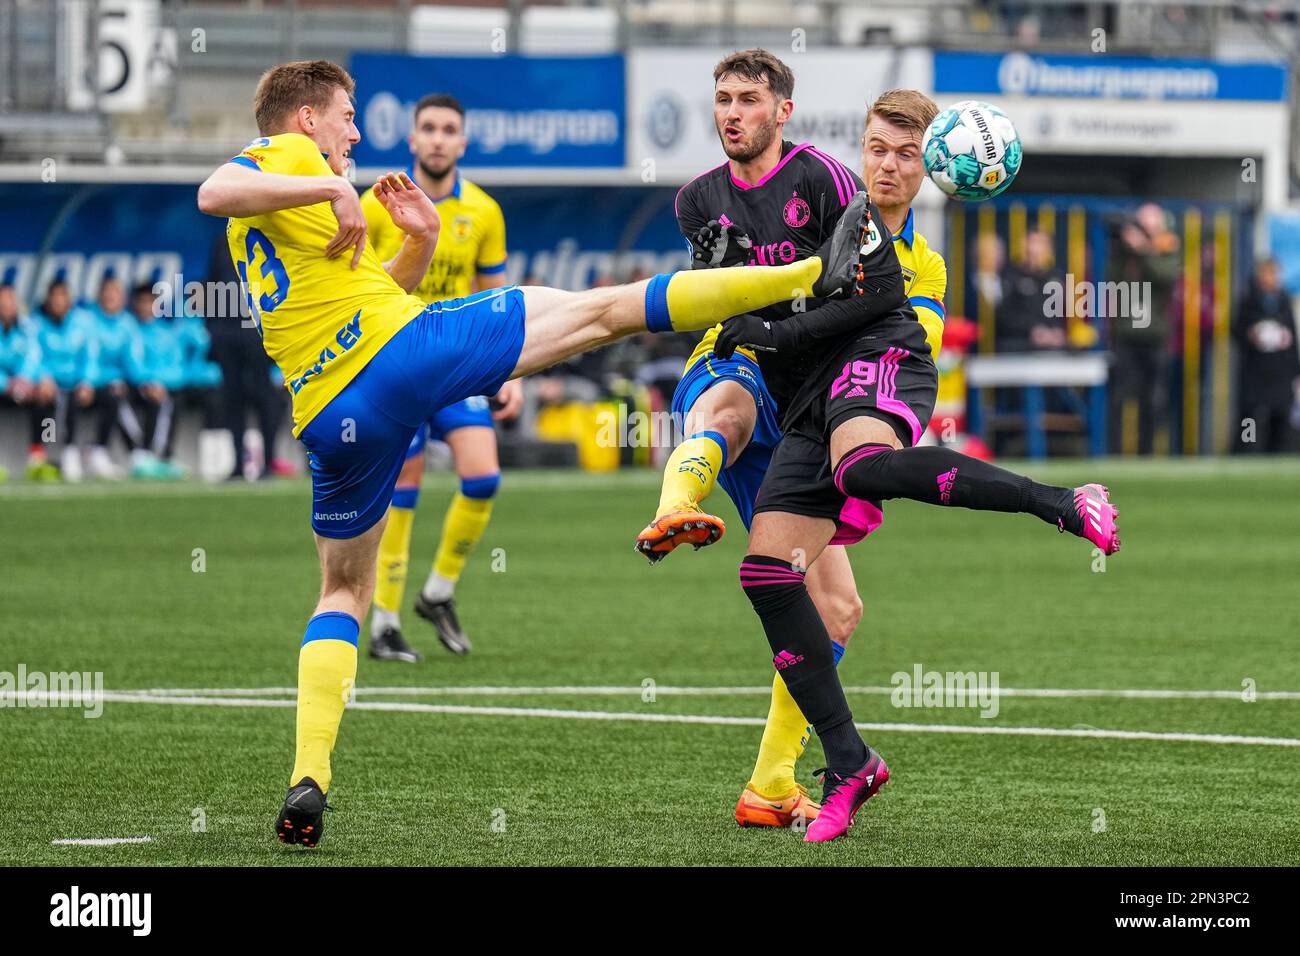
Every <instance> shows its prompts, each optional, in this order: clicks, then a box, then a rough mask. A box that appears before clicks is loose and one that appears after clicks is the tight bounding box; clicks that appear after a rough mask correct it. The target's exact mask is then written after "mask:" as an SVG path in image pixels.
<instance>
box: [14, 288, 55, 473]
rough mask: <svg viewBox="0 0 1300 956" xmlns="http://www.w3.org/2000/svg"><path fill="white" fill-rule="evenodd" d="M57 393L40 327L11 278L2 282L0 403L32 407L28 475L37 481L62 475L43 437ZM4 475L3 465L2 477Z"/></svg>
mask: <svg viewBox="0 0 1300 956" xmlns="http://www.w3.org/2000/svg"><path fill="white" fill-rule="evenodd" d="M57 395H58V390H57V389H56V388H55V387H54V379H53V378H51V377H50V376H49V375H48V374H46V373H45V372H43V371H42V369H41V348H40V345H39V343H38V342H37V340H36V330H35V329H34V327H33V326H32V323H31V322H30V321H29V320H27V319H26V318H24V317H23V315H22V312H21V310H20V306H19V301H18V293H17V290H15V289H14V287H13V286H12V285H10V284H9V283H7V282H6V283H0V405H4V404H13V405H15V406H20V407H25V408H26V409H27V411H28V417H29V418H30V421H31V441H30V444H29V446H28V450H27V476H28V477H29V478H31V479H33V480H36V481H49V480H54V479H57V478H58V477H59V469H58V468H56V467H55V466H54V465H53V464H51V463H50V462H49V461H48V460H47V458H46V455H45V443H44V442H43V441H42V440H41V436H42V433H43V432H44V430H45V429H44V424H45V423H46V422H50V421H53V417H54V400H55V398H56V397H57ZM3 477H4V475H3V469H0V479H3Z"/></svg>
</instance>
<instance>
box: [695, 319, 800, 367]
mask: <svg viewBox="0 0 1300 956" xmlns="http://www.w3.org/2000/svg"><path fill="white" fill-rule="evenodd" d="M790 322H791V320H790V319H784V320H776V321H769V320H767V319H760V318H759V317H758V316H756V315H738V316H736V317H735V318H734V319H728V320H727V321H726V322H723V323H722V331H721V332H719V333H718V340H717V341H716V342H714V343H713V354H714V355H716V356H717V357H718V358H720V359H729V358H731V356H732V355H733V354H735V351H736V349H737V348H738V347H739V346H742V345H743V346H746V347H748V348H751V349H755V350H757V351H759V352H789V351H794V350H795V348H797V344H798V343H797V341H796V340H797V336H796V334H795V332H796V329H795V327H794V326H792V325H791V324H790Z"/></svg>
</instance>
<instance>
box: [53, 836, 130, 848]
mask: <svg viewBox="0 0 1300 956" xmlns="http://www.w3.org/2000/svg"><path fill="white" fill-rule="evenodd" d="M152 842H153V837H151V836H138V837H86V838H85V839H75V838H73V839H68V840H51V841H50V845H51V846H117V845H119V844H121V843H152Z"/></svg>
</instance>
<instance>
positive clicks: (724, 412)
mask: <svg viewBox="0 0 1300 956" xmlns="http://www.w3.org/2000/svg"><path fill="white" fill-rule="evenodd" d="M751 428H752V426H751V424H750V422H749V421H748V419H747V418H746V417H745V416H744V415H743V414H742V413H741V412H739V411H737V410H735V409H732V408H723V409H720V410H719V411H717V412H716V413H714V414H713V415H712V416H711V418H710V421H709V423H708V424H707V425H706V426H704V428H703V429H696V430H697V431H700V430H705V431H715V432H717V433H718V434H719V435H721V436H722V437H723V438H724V439H726V442H727V447H728V448H741V447H743V446H744V444H745V441H746V439H747V438H749V433H750V430H751Z"/></svg>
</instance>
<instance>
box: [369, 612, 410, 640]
mask: <svg viewBox="0 0 1300 956" xmlns="http://www.w3.org/2000/svg"><path fill="white" fill-rule="evenodd" d="M390 627H391V628H393V629H394V630H396V631H400V630H401V629H402V621H401V617H400V615H398V613H397V612H396V611H385V610H384V609H383V608H382V607H377V608H373V609H372V610H371V612H370V636H371V637H378V636H379V635H380V633H382V632H383V631H384V630H385V629H386V628H390Z"/></svg>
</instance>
